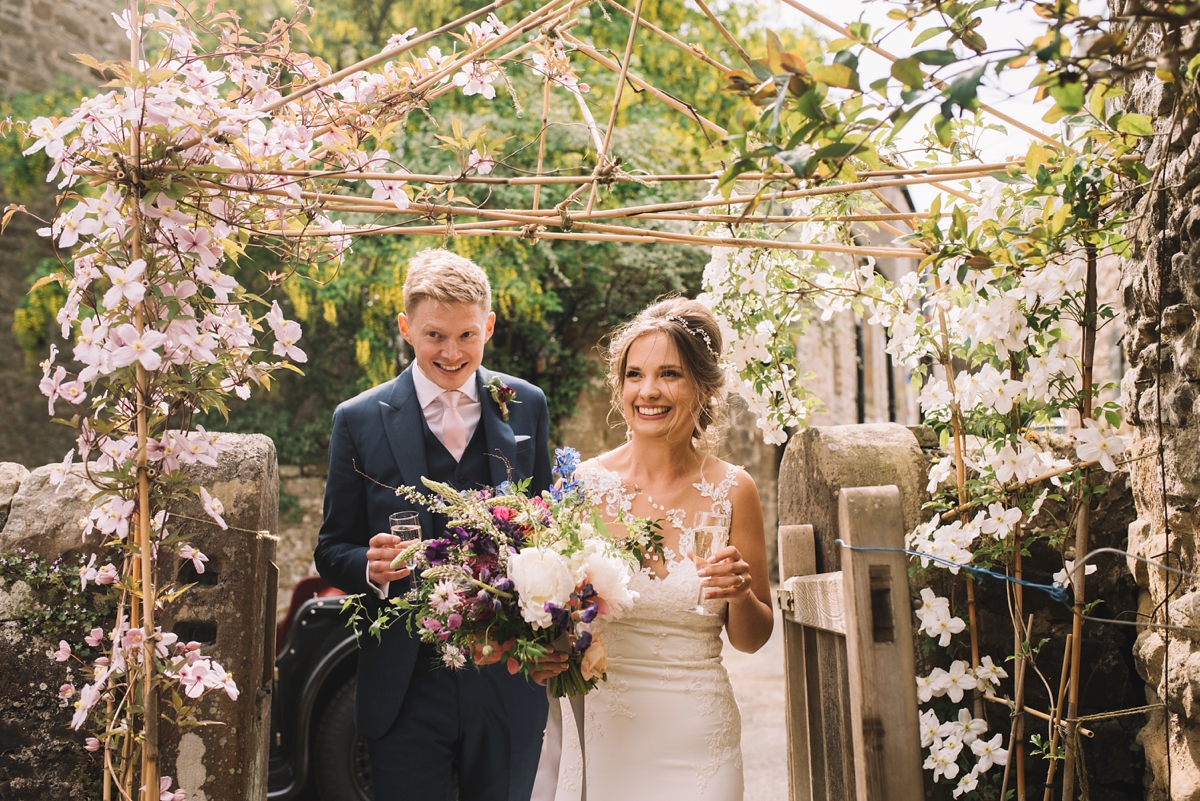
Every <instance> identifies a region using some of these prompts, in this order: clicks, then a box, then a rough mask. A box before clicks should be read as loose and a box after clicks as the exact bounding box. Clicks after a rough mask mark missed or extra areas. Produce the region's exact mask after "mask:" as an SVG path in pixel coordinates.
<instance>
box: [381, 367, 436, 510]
mask: <svg viewBox="0 0 1200 801" xmlns="http://www.w3.org/2000/svg"><path fill="white" fill-rule="evenodd" d="M379 415H380V417H381V418H382V421H383V431H384V435H385V436H386V437H387V440H388V445H390V446H391V449H392V456H393V457H394V458H395V460H396V466H397V467H399V468H400V477H401V478H402V479H404V483H405V484H406V485H407V486H410V487H416V488H417V489H419V490H421V491H422V492H424V491H426V490H425V485H424V484H422V483H421V477H422V476H424V475H427V474H428V472H429V470H428V466H427V462H426V460H425V426H424V420H423V415H422V413H421V404H420V402H419V401H418V400H417V391H416V388H415V387H414V386H413V379H412V367H411V366H410V367H409V368H408V369H407V370H405V371H404V372H403V373H401V374H400V375H399V377H397V378H396V380H395V382H394V386H393V387H392V392H391V394H390V395H388V398H387V400H385V401H380V402H379ZM417 512H418V514H419V516H420V518H421V526H422V528H423V529H424V530H426V531H432V530H433V514H432V513H431V512H430V511H429V510H428V509H426V508H425V507H424V506H418V508H417Z"/></svg>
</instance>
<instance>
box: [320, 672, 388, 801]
mask: <svg viewBox="0 0 1200 801" xmlns="http://www.w3.org/2000/svg"><path fill="white" fill-rule="evenodd" d="M355 684H356V682H355V680H354V679H351V680H350V681H348V682H346V683H345V684H344V685H342V688H341V689H340V690H338V691H337V692H336V693H335V694H334V696H333V698H331V699H330V701H329V705H328V706H326V707H325V712H324V714H322V715H321V720H320V721H319V722H318V723H317V731H316V734H315V736H314V737H313V769H314V771H315V772H316V781H317V795H318V796H320V798H321V801H373V799H374V797H375V796H374V794H373V793H372V792H371V762H370V760H369V759H368V757H367V741H366V740H364V739H363V738H361V737H359V736H358V732H356V731H355V730H354V687H355Z"/></svg>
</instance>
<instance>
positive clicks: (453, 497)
mask: <svg viewBox="0 0 1200 801" xmlns="http://www.w3.org/2000/svg"><path fill="white" fill-rule="evenodd" d="M578 459H579V454H578V453H577V452H575V451H574V450H573V449H570V448H563V449H560V450H558V451H556V453H555V468H554V472H555V475H556V477H557V481H556V484H555V486H554V488H553V489H551V490H550V491H549V492H545V493H543V494H542V496H541V497H534V498H529V497H526V496H525V494H524V485H523V484H516V485H511V484H506V485H503V486H501V487H500V488H497V489H485V490H479V491H475V492H459V491H457V490H455V489H454V488H452V487H449V486H446V485H444V484H439V483H437V482H431V481H426V482H425V483H426V486H428V487H429V489H431V490H432V491H433V492H434V493H436V494H435V495H434V496H433V497H432V498H429V497H427V496H425V495H423V494H420V493H418V492H417V491H416V490H414V489H412V488H408V487H402V488H400V489H399V490H397V493H398V494H404V495H406V496H407V497H409V498H411V499H412V500H414V501H418V502H420V503H424V504H426V505H428V506H429V507H430V508H431V509H432V510H433V511H434V512H435V513H438V514H443V515H446V516H447V517H448V518H449V520H448V521H447V523H446V531H445V534H444V536H442V537H441V538H439V539H434V540H425V541H422V542H420V543H416V544H414V545H413V546H411V547H410V548H408V549H407V550H406V551H404V552H403V553H401V554H400V555H399V556H398V557H397V558H396V564H400V563H402V562H408V563H410V564H412V565H413V572H414V574H415V575H416V576H418V577H419V580H417V581H416V582H415V585H414V588H413V589H412V590H411V591H409V592H408V593H407V594H405V595H403V596H401V597H399V598H393V599H392V600H391V601H390V606H388V607H385V608H384V609H383V610H382V611H381V612H379V613H378V614H377V615H376V616H375V619H374V620H373V621H371V622H370V623H369V626H368V630H369V631H371V632H372V633H373V634H375V635H376V636H378V632H379V631H380V630H381V629H383V628H386V627H387V626H389V625H391V624H392V623H394V622H395V621H396V620H397V619H398V618H401V617H402V618H404V620H405V622H406V624H407V626H408V628H409V631H411V632H415V633H416V634H418V635H419V636H420V638H421V639H422V640H423V641H425V642H428V643H433V644H435V645H437V646H438V649H439V653H440V654H441V658H442V662H443V663H444V664H445V665H447V666H448V667H451V668H456V669H457V668H461V667H463V666H464V665H466V663H467V662H468V661H470V662H474V663H475V664H476V665H477V666H482V665H488V664H493V663H496V662H504V663H505V664H506V665H507V667H508V670H509V672H511V673H517V672H518V671H523V672H525V673H526V674H528V673H530V672H532V671H533V670H535V669H536V668H537V663H538V660H539V659H542V658H544V657H545V656H546V655H548V654H549V653H550V652H551V651H560V652H565V653H568V654H569V655H570V658H569V660H568V667H567V670H566V671H565V672H564V673H562V674H560V675H558V676H556V677H554V678H553V679H551V680H550V683H549V689H550V691H551V693H552V694H553V695H555V696H557V697H563V696H575V695H583V694H585V693H587V692H588V690H590V689H592V688H593V687H595V686H596V682H598V681H600V680H602V679H603V678H604V676H605V667H606V657H605V651H604V642H603V640H602V639H601V637H600V635H599V634H598V633H597V631H596V629H597V626H598V624H599V623H601V622H603V621H605V620H612V619H617V618H619V617H620V616H621V615H622V614H624V613H625V612H627V611H628V610H629V608H630V607H631V606H632V605H633V601H634V600H635V599H636V598H637V593H635V592H633V591H631V590H630V589H629V581H630V579H631V578H632V576H633V571H634V570H636V569H638V567H639V565H640V563H641V559H642V555H643V552H644V551H646V550H652V549H654V548H655V546H656V544H657V543H658V536H657V534H656V532H655V530H654V529H653V527H651V526H643V527H642V528H637V527H634V529H632V530H633V532H634V533H633V535H632V536H631V537H630V538H629V539H624V540H618V539H614V538H612V537H610V536H609V535H608V534H607V532H606V530H605V528H604V524H603V522H602V521H601V519H600V517H599V515H598V514H597V513H596V512H595V510H594V509H592V507H591V506H590V504H588V502H587V500H586V498H585V497H584V493H583V489H582V487H581V486H580V484H579V483H578V482H577V481H576V480H575V478H574V472H575V466H576V465H577V464H578ZM347 604H348V605H355V606H357V614H358V615H360V616H361V615H363V614H364V613H366V608H365V607H364V606H362V604H361V603H359V602H357V601H356V600H355V599H350V600H348V601H347Z"/></svg>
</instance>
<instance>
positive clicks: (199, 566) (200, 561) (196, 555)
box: [179, 545, 208, 573]
mask: <svg viewBox="0 0 1200 801" xmlns="http://www.w3.org/2000/svg"><path fill="white" fill-rule="evenodd" d="M179 558H180V559H183V560H185V561H187V560H189V559H190V560H191V562H192V567H194V568H195V569H196V572H197V573H203V572H204V563H205V562H207V561H208V557H207V556H205V555H204V554H202V553H200V551H198V550H196V549H195V548H193V547H192V546H190V545H185V546H183V547H182V548H180V549H179Z"/></svg>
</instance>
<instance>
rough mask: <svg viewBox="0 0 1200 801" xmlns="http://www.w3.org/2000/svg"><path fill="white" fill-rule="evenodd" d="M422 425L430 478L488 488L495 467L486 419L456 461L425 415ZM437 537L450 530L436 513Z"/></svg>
mask: <svg viewBox="0 0 1200 801" xmlns="http://www.w3.org/2000/svg"><path fill="white" fill-rule="evenodd" d="M421 427H422V429H424V432H425V465H426V469H427V471H428V472H427V474H428V476H429V478H431V479H432V480H434V481H440V482H442V483H443V484H449V485H450V486H452V487H454V488H455V489H456V490H474V489H480V488H482V487H486V486H487V485H488V484H489V483H491V480H492V473H491V469H490V467H489V466H488V452H487V435H486V434H485V433H484V431H483V421H482V420H481V421H480V424H479V425H477V426H475V434H474V435H473V436H472V437H471V441H470V442H468V443H467V449H466V450H465V451H463V455H462V459H460V460H459V461H457V462H456V461H454V457H453V456H452V455H451V454H450V451H448V450H446V446H445V445H443V444H442V441H441V440H439V439H438V438H437V437H436V436H434V433H433V431H431V430H430V429H429V423H428V422H426V421H425V416H424V415H421ZM433 528H434V530H433V536H434V537H440V536H442V533H443V532H444V531H445V530H446V518H445V516H443V515H434V519H433Z"/></svg>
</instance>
